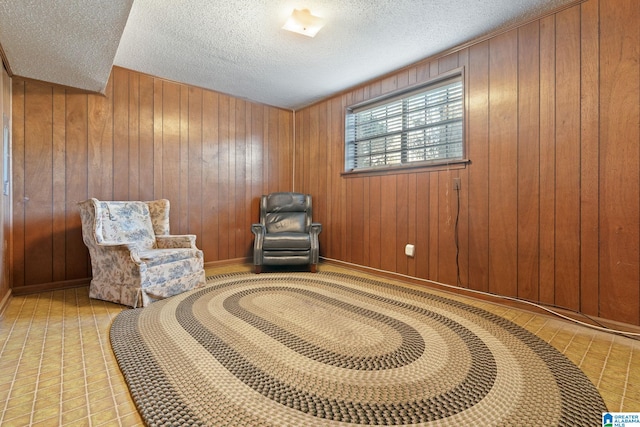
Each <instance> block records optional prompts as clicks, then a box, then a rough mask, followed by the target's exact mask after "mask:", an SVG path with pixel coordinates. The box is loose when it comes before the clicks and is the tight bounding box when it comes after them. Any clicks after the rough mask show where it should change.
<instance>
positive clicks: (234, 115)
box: [13, 67, 293, 291]
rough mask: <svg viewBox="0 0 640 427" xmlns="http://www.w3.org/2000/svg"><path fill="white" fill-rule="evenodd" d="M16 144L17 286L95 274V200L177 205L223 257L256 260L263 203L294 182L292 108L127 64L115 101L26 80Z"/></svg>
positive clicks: (18, 95)
mask: <svg viewBox="0 0 640 427" xmlns="http://www.w3.org/2000/svg"><path fill="white" fill-rule="evenodd" d="M13 146H14V147H13V168H14V173H13V177H14V183H13V194H14V198H13V223H14V227H13V288H14V291H19V290H20V288H21V287H30V288H34V286H35V287H37V286H39V287H40V288H47V287H48V288H55V287H59V286H63V285H65V283H69V282H73V281H74V280H83V279H86V278H87V277H89V276H90V266H89V265H90V264H89V258H88V252H87V250H86V248H85V246H84V244H83V242H82V237H81V228H80V218H79V214H78V210H77V207H76V203H77V202H78V201H81V200H84V199H87V198H88V197H96V198H98V199H103V200H151V199H157V198H167V199H169V200H170V202H171V218H170V220H171V231H172V233H174V234H182V233H193V234H196V236H197V244H198V246H199V247H200V248H201V249H203V250H204V253H205V262H213V261H219V260H229V259H236V258H245V257H248V256H249V255H250V254H251V250H252V247H251V245H252V242H253V236H252V234H251V231H250V225H251V223H252V222H255V220H257V218H258V198H259V196H260V195H261V194H263V193H266V192H270V191H278V190H290V189H291V187H292V178H293V160H292V153H293V113H292V112H291V111H286V110H281V109H277V108H273V107H268V106H264V105H260V104H255V103H251V102H247V101H244V100H241V99H237V98H233V97H230V96H227V95H223V94H219V93H216V92H213V91H208V90H203V89H199V88H196V87H191V86H187V85H183V84H177V83H173V82H169V81H166V80H163V79H159V78H153V77H150V76H147V75H144V74H140V73H136V72H133V71H129V70H125V69H121V68H117V67H116V68H114V70H113V73H112V76H111V79H110V81H109V84H108V86H107V89H106V96H100V95H87V94H81V93H75V92H74V91H71V90H64V89H61V88H58V87H54V86H49V85H44V84H40V83H33V82H26V81H24V80H21V79H18V78H15V79H14V82H13ZM36 285H37V286H36Z"/></svg>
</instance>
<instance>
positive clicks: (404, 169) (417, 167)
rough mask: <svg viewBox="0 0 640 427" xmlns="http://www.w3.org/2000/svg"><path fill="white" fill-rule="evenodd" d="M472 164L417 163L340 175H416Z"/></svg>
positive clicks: (352, 171)
mask: <svg viewBox="0 0 640 427" xmlns="http://www.w3.org/2000/svg"><path fill="white" fill-rule="evenodd" d="M470 163H471V160H469V159H460V160H450V161H446V162H431V163H416V164H411V165H403V166H383V167H375V168H367V169H358V170H350V171H344V172H342V173H341V174H340V175H341V176H342V177H344V178H355V177H362V176H375V175H395V174H401V173H416V172H433V171H441V170H451V169H464V168H466V167H467V165H468V164H470Z"/></svg>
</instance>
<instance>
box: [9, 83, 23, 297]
mask: <svg viewBox="0 0 640 427" xmlns="http://www.w3.org/2000/svg"><path fill="white" fill-rule="evenodd" d="M26 86H27V84H26V83H25V82H24V81H21V80H18V79H13V80H12V82H11V122H12V129H11V145H12V153H11V156H12V159H11V160H12V162H11V163H12V165H11V169H12V173H11V175H12V181H13V182H12V187H13V188H12V192H13V200H12V204H13V206H12V213H13V221H12V222H13V226H12V235H13V236H12V237H13V239H12V240H13V260H12V262H11V270H12V271H11V275H12V280H13V283H11V286H12V287H16V286H24V284H25V277H24V273H25V271H24V269H25V265H24V261H25V255H26V254H25V240H24V236H25V228H26V223H25V219H26V217H25V210H26V206H25V185H26V182H25V181H26V172H27V171H26V168H25V166H26V163H25V162H26V159H25V157H26V155H27V152H26V140H25V137H26V135H25V127H26V118H27V117H26V104H25V102H26Z"/></svg>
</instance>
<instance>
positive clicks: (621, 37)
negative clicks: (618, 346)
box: [600, 0, 640, 324]
mask: <svg viewBox="0 0 640 427" xmlns="http://www.w3.org/2000/svg"><path fill="white" fill-rule="evenodd" d="M600 11H601V18H600V19H601V24H600V26H601V32H600V242H601V244H600V314H601V316H603V317H605V318H614V319H617V320H620V321H622V322H628V323H632V324H638V323H640V318H639V317H640V307H639V305H640V295H639V293H640V288H639V287H638V283H640V271H639V268H640V267H639V266H640V259H639V249H638V247H639V243H638V242H639V241H640V235H639V233H640V231H639V226H640V225H639V224H640V217H639V209H640V208H639V207H640V200H639V197H640V192H639V191H638V188H639V186H640V183H639V182H638V180H639V177H638V171H639V170H640V164H639V162H640V153H639V152H638V151H639V147H640V135H639V129H638V123H640V105H639V104H640V101H639V100H640V69H639V67H640V61H639V60H638V58H639V57H640V52H639V49H640V43H639V40H640V26H639V25H638V22H640V2H638V1H637V0H618V1H615V2H607V1H604V2H600ZM622 23H629V24H628V25H622Z"/></svg>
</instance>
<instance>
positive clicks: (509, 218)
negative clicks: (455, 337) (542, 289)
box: [489, 31, 518, 296]
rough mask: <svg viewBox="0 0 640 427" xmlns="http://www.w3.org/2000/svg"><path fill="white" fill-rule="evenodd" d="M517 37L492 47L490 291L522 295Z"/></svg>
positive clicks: (509, 35) (503, 39)
mask: <svg viewBox="0 0 640 427" xmlns="http://www.w3.org/2000/svg"><path fill="white" fill-rule="evenodd" d="M517 40H518V38H517V32H516V31H510V32H508V33H505V34H502V35H500V36H497V37H495V38H493V39H492V40H491V42H490V45H489V67H490V76H489V138H490V140H491V147H490V149H489V188H490V192H489V289H490V290H491V291H492V292H495V293H498V294H500V295H508V296H515V295H516V293H517V289H516V284H517V279H518V277H517V269H518V259H517V253H518V252H517V220H518V219H517V214H518V211H517V200H518V195H517V180H518V175H517V156H518V120H517V111H518V101H517V99H518V87H517V85H518V83H517V77H518V73H517V58H518V56H517V48H518V44H517Z"/></svg>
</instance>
